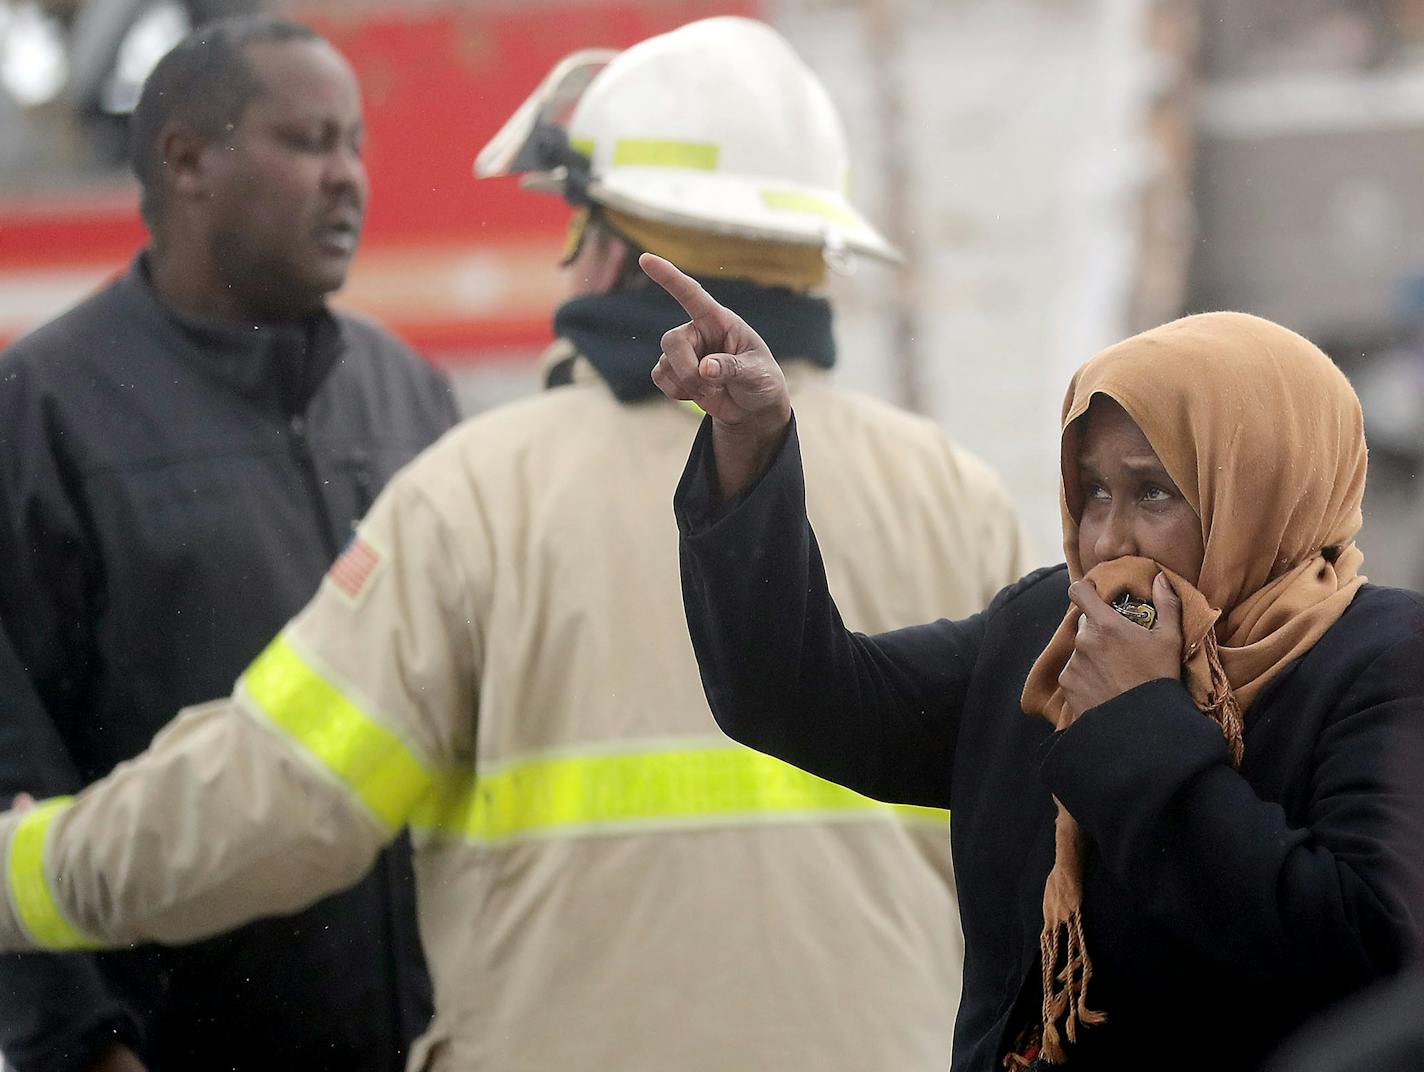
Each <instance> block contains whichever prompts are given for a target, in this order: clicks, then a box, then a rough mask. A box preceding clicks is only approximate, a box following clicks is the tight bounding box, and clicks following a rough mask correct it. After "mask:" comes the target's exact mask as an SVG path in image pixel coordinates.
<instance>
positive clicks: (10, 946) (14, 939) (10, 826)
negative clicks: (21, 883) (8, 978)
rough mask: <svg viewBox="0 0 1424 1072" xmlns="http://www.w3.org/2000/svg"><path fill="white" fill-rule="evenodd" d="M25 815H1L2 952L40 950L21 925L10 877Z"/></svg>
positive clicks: (13, 812) (0, 901)
mask: <svg viewBox="0 0 1424 1072" xmlns="http://www.w3.org/2000/svg"><path fill="white" fill-rule="evenodd" d="M23 817H24V816H23V813H21V812H16V811H7V812H5V813H4V814H0V863H3V865H4V867H3V870H4V883H3V888H0V951H3V952H6V953H19V952H23V951H25V950H28V949H38V948H39V947H38V946H37V945H36V944H35V941H34V939H33V938H32V937H31V936H30V934H29V932H28V931H26V930H25V928H24V927H23V926H21V924H20V917H19V913H18V912H17V911H16V908H15V894H14V883H13V881H12V879H11V876H10V866H11V861H12V859H13V857H14V852H13V851H12V848H13V843H14V840H15V829H16V827H18V826H19V825H20V820H21V819H22V818H23Z"/></svg>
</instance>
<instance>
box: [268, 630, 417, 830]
mask: <svg viewBox="0 0 1424 1072" xmlns="http://www.w3.org/2000/svg"><path fill="white" fill-rule="evenodd" d="M242 685H243V686H244V687H245V689H246V691H247V694H248V696H250V697H251V698H252V700H253V701H254V702H255V703H256V705H257V707H258V708H259V709H260V710H261V711H262V713H263V714H265V715H266V716H267V717H268V718H269V719H270V720H271V721H272V722H273V723H274V724H275V725H276V726H277V727H278V728H279V729H280V730H282V732H283V733H285V734H286V735H287V736H289V737H291V738H293V739H294V740H295V741H297V743H299V744H300V745H301V746H302V747H303V748H305V749H306V750H307V751H308V752H309V753H311V755H312V756H314V757H315V758H316V760H317V761H318V762H319V763H320V764H321V765H322V766H323V767H325V768H326V769H327V770H328V771H330V772H331V773H332V774H333V775H335V776H336V777H337V778H338V779H340V780H341V781H342V782H344V783H345V784H346V785H348V786H349V787H350V788H351V790H352V792H353V793H354V794H355V795H356V796H357V797H359V798H360V800H361V801H362V802H363V803H364V804H365V805H366V807H367V808H368V809H369V810H370V811H371V813H372V814H373V815H375V816H376V818H377V819H379V820H380V821H381V822H382V823H383V824H384V825H385V826H386V827H388V828H389V829H391V830H399V829H400V828H401V827H402V826H404V825H405V822H406V819H407V817H408V816H409V815H410V812H411V809H412V808H413V807H414V806H415V803H416V801H418V800H419V799H420V798H421V797H422V796H424V795H425V794H426V792H427V791H428V790H429V788H430V784H431V780H432V778H431V773H430V771H429V769H428V768H427V767H426V765H425V764H424V763H422V762H421V761H420V760H419V759H417V758H416V756H415V754H414V753H413V752H412V751H411V750H410V749H409V748H408V747H407V746H406V744H405V742H404V741H402V740H401V739H400V738H399V737H397V736H396V735H395V734H394V733H392V732H391V731H390V730H389V729H387V728H386V727H385V726H383V725H381V723H380V722H379V721H377V720H376V719H375V718H373V717H372V716H371V715H369V714H367V713H366V712H365V711H363V710H361V708H360V707H358V706H357V705H356V704H355V703H354V702H352V701H351V700H350V699H349V698H348V697H347V696H346V695H345V694H344V693H343V692H342V691H341V690H340V689H339V688H338V687H337V686H336V685H334V684H332V683H331V681H329V680H328V679H327V678H326V677H325V676H323V675H322V674H321V673H319V672H318V671H317V670H316V668H315V667H313V666H312V665H311V664H310V663H309V662H308V661H307V660H305V659H304V658H302V656H301V655H300V654H299V653H298V652H297V650H296V649H295V648H294V647H292V642H291V641H290V640H289V639H288V637H287V634H286V633H282V634H281V635H280V636H278V637H277V639H276V640H274V641H272V643H271V644H269V645H268V646H267V649H266V650H265V651H264V652H263V653H262V654H261V655H259V656H258V657H257V660H256V661H255V662H254V663H253V664H252V665H251V666H249V667H248V668H247V672H246V673H244V674H243V675H242Z"/></svg>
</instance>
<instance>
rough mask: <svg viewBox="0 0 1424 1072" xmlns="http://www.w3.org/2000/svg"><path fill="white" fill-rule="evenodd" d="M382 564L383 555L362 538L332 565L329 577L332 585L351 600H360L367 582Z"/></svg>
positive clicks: (343, 552) (355, 540) (347, 548)
mask: <svg viewBox="0 0 1424 1072" xmlns="http://www.w3.org/2000/svg"><path fill="white" fill-rule="evenodd" d="M380 564H381V554H380V552H379V551H377V550H376V549H375V548H374V547H372V546H371V545H370V544H369V543H367V542H366V541H365V540H364V539H362V538H361V537H360V536H357V537H356V538H355V539H354V540H352V541H351V542H350V543H349V544H347V545H346V550H345V551H342V552H341V555H340V557H339V558H337V560H336V561H335V562H333V563H332V564H331V571H330V573H329V574H328V576H329V577H330V578H331V583H332V584H334V585H336V587H337V589H339V590H340V591H341V592H343V593H344V594H345V595H346V597H347V598H348V599H350V600H353V601H354V600H358V599H360V598H361V593H362V591H363V590H364V589H365V587H366V582H367V581H369V580H370V579H371V575H372V574H374V573H375V572H376V567H377V566H379V565H380Z"/></svg>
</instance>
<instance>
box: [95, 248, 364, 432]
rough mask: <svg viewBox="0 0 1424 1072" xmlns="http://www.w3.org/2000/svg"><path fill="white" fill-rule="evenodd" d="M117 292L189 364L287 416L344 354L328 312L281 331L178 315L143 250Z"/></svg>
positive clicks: (303, 404)
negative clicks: (161, 291)
mask: <svg viewBox="0 0 1424 1072" xmlns="http://www.w3.org/2000/svg"><path fill="white" fill-rule="evenodd" d="M120 286H121V288H123V290H124V291H125V293H126V296H127V297H128V299H129V300H130V301H132V302H134V303H136V304H137V305H138V306H139V307H140V308H142V310H143V312H144V314H145V315H144V319H145V321H147V322H148V323H151V324H153V325H154V326H155V328H156V329H157V330H158V331H159V332H160V334H162V335H163V336H164V337H165V341H166V342H168V344H169V345H170V346H172V347H173V349H174V351H175V352H177V353H180V354H182V355H183V357H184V359H186V360H189V361H191V362H192V363H193V364H194V365H196V366H198V367H199V368H201V369H202V371H203V372H205V373H206V374H208V375H210V376H212V377H214V378H216V379H218V380H221V381H222V382H223V383H225V384H227V385H228V386H229V387H231V388H233V389H234V390H235V391H237V392H238V393H239V394H242V395H244V396H246V397H248V398H251V399H253V400H254V401H260V402H263V403H264V404H269V405H272V406H274V407H277V408H279V409H280V410H281V411H282V412H283V413H284V414H287V415H293V414H297V413H301V412H303V411H304V410H305V409H306V408H307V406H308V405H309V404H310V402H311V399H312V397H313V396H314V395H315V394H316V392H317V389H318V388H319V387H320V386H321V384H322V382H323V381H324V380H325V379H326V377H327V375H328V374H329V373H330V372H331V370H332V368H334V367H335V365H336V363H337V362H338V361H340V360H341V357H342V355H343V354H344V353H345V352H346V348H347V340H346V333H345V329H344V327H343V325H342V324H341V322H340V321H339V320H337V319H336V317H335V316H333V315H332V313H331V311H330V310H329V309H326V308H323V309H322V310H321V312H319V313H316V314H314V315H312V316H310V317H307V318H306V319H305V320H303V321H300V322H296V323H279V324H264V323H255V324H235V323H231V322H227V321H220V320H209V319H206V318H203V317H195V316H192V315H190V314H188V313H183V312H180V311H178V310H177V309H174V308H173V307H172V306H170V305H168V304H167V303H166V302H165V301H164V300H163V298H162V297H161V296H160V295H159V293H158V291H157V289H156V288H155V287H154V285H153V278H152V275H151V273H150V270H149V265H148V253H147V251H146V250H145V251H143V252H141V253H139V254H138V255H137V256H136V257H135V258H134V260H133V264H132V265H131V267H130V269H129V272H128V274H127V275H126V276H124V278H123V279H122V280H121V281H120Z"/></svg>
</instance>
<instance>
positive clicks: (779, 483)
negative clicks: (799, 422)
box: [673, 412, 801, 541]
mask: <svg viewBox="0 0 1424 1072" xmlns="http://www.w3.org/2000/svg"><path fill="white" fill-rule="evenodd" d="M800 462H801V447H800V443H799V442H798V440H797V436H796V414H795V413H794V412H793V413H792V415H791V420H790V422H789V423H788V424H787V426H786V434H785V436H784V438H783V439H782V441H781V446H780V447H778V448H777V451H776V453H775V454H774V455H773V456H772V459H771V462H770V463H769V464H768V465H767V467H766V470H765V471H764V472H763V473H762V474H761V475H760V476H759V477H757V478H756V480H754V481H753V482H752V483H751V484H750V485H749V486H748V487H745V488H743V489H742V490H741V491H739V492H737V494H736V495H734V496H733V497H732V498H730V499H728V500H727V501H726V502H723V501H721V492H720V490H719V488H718V482H717V459H716V455H715V452H714V451H713V449H712V418H711V417H704V418H703V419H702V427H701V428H699V429H698V430H697V438H696V439H694V440H693V442H692V451H691V453H690V454H689V455H688V458H687V466H686V467H685V468H684V469H683V472H682V479H681V480H679V481H678V485H677V492H676V493H675V494H674V495H673V513H674V514H675V515H676V516H677V525H678V528H679V529H680V530H681V531H682V535H683V537H684V538H686V539H688V540H694V541H695V540H697V539H699V538H701V537H703V536H707V535H710V534H711V533H712V531H713V530H714V529H717V528H719V527H720V526H721V525H722V523H723V522H724V521H726V520H728V519H730V518H732V517H733V515H735V514H736V513H737V511H738V509H739V508H740V507H741V506H742V504H744V503H747V502H750V501H752V500H754V499H763V498H765V497H766V496H767V495H776V494H778V493H779V492H780V491H781V489H783V488H784V486H785V485H786V483H787V481H791V482H792V483H793V484H794V485H795V488H796V490H797V491H799V490H800V487H801V468H800Z"/></svg>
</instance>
